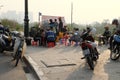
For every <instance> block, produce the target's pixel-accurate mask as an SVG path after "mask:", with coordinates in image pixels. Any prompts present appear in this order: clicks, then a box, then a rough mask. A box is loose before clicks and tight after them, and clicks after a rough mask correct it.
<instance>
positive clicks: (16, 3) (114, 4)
mask: <svg viewBox="0 0 120 80" xmlns="http://www.w3.org/2000/svg"><path fill="white" fill-rule="evenodd" d="M24 1H25V0H0V5H3V7H2V8H1V9H0V12H7V11H12V10H15V11H24ZM71 2H73V22H75V23H81V24H89V23H92V22H95V21H97V22H101V21H103V20H104V19H109V20H112V19H113V18H119V17H120V5H119V3H120V0H28V3H29V4H28V5H29V6H28V8H29V11H30V12H33V14H34V15H33V17H34V21H38V12H41V13H42V14H43V15H53V16H64V17H65V20H66V22H67V23H70V21H71Z"/></svg>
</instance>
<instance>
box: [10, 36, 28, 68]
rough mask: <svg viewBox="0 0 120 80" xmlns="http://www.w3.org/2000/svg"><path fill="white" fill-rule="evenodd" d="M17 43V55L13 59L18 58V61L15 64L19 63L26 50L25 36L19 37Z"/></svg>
mask: <svg viewBox="0 0 120 80" xmlns="http://www.w3.org/2000/svg"><path fill="white" fill-rule="evenodd" d="M16 41H17V43H18V44H16V45H15V46H16V49H15V55H14V56H13V60H12V61H14V60H16V63H15V66H17V65H18V62H19V60H20V59H22V55H23V51H24V49H23V48H24V46H25V45H26V44H25V38H24V37H17V40H16Z"/></svg>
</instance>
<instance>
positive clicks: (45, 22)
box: [41, 15, 66, 27]
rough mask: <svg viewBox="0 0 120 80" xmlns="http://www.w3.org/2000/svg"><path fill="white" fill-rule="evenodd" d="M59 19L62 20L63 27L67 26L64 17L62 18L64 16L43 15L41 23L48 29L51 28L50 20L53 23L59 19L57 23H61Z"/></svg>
mask: <svg viewBox="0 0 120 80" xmlns="http://www.w3.org/2000/svg"><path fill="white" fill-rule="evenodd" d="M59 18H61V19H62V22H63V25H66V24H65V19H64V17H62V16H49V15H42V17H41V23H42V25H43V26H44V27H47V26H49V20H50V19H52V20H53V22H54V20H55V19H57V22H58V23H59V20H58V19H59Z"/></svg>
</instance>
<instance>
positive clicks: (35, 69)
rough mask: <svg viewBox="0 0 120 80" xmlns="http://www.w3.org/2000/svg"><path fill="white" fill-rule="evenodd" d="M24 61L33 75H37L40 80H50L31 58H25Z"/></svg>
mask: <svg viewBox="0 0 120 80" xmlns="http://www.w3.org/2000/svg"><path fill="white" fill-rule="evenodd" d="M23 60H24V62H25V63H26V64H27V65H28V66H29V67H30V68H31V69H32V71H33V74H35V76H36V77H37V79H38V80H49V79H48V78H47V77H45V76H44V73H43V72H42V70H41V69H40V67H39V65H38V64H37V63H36V62H35V61H34V60H33V59H32V58H31V57H30V56H23Z"/></svg>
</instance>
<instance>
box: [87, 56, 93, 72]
mask: <svg viewBox="0 0 120 80" xmlns="http://www.w3.org/2000/svg"><path fill="white" fill-rule="evenodd" d="M86 59H87V63H88V65H89V67H90V69H91V70H94V61H93V60H92V58H91V56H90V55H88V56H87V57H86Z"/></svg>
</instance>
